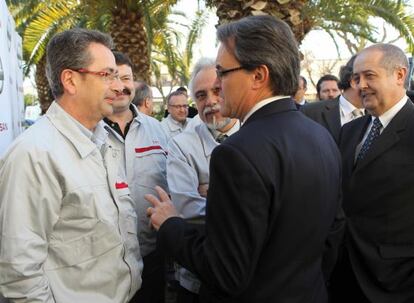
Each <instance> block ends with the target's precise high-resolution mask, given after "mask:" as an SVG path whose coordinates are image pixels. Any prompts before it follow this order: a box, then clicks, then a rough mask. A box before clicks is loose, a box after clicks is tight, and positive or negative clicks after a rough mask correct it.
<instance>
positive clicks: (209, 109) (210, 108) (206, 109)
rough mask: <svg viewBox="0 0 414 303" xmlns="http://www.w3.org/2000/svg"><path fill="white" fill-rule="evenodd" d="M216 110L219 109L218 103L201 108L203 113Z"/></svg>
mask: <svg viewBox="0 0 414 303" xmlns="http://www.w3.org/2000/svg"><path fill="white" fill-rule="evenodd" d="M218 110H220V105H219V104H214V105H213V106H208V107H205V108H204V110H203V114H204V115H206V114H209V113H211V112H212V111H218Z"/></svg>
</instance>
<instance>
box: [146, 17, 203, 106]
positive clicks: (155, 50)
mask: <svg viewBox="0 0 414 303" xmlns="http://www.w3.org/2000/svg"><path fill="white" fill-rule="evenodd" d="M172 15H175V16H183V17H185V14H184V13H182V12H177V11H174V12H172ZM207 19H208V11H205V10H204V11H201V10H199V11H197V12H196V14H195V17H194V19H193V20H191V22H190V24H183V23H179V22H177V21H173V20H172V19H171V18H169V19H168V21H167V22H166V23H165V27H164V28H162V29H160V30H159V31H158V32H155V33H154V35H153V36H152V38H153V40H152V41H150V42H152V43H150V44H151V45H152V54H151V57H152V60H151V68H152V71H153V74H154V76H155V78H156V82H155V86H156V87H157V88H158V90H159V91H160V92H161V95H162V97H163V99H164V103H165V98H166V96H164V92H163V91H162V87H163V86H165V85H164V84H165V83H163V81H162V79H161V67H162V66H164V67H166V68H167V70H168V74H169V76H170V77H171V83H170V91H171V89H172V87H173V86H187V85H188V82H189V80H190V67H191V63H192V59H193V50H194V46H195V44H196V43H197V42H198V39H199V38H200V36H201V33H202V30H203V28H204V26H205V25H206V23H207ZM173 25H175V26H176V27H178V28H179V29H176V28H174V26H173ZM180 28H182V30H180ZM182 32H187V35H186V36H185V37H184V35H183V34H182ZM183 40H184V43H183Z"/></svg>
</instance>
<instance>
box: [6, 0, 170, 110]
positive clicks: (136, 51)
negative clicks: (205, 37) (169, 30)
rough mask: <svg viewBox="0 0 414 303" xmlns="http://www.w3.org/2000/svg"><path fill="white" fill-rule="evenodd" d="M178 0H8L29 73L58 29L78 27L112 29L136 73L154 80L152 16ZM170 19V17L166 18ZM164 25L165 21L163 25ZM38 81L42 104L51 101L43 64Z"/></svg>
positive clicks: (167, 9)
mask: <svg viewBox="0 0 414 303" xmlns="http://www.w3.org/2000/svg"><path fill="white" fill-rule="evenodd" d="M176 2H177V0H146V1H145V0H136V1H132V0H111V1H98V0H87V1H86V0H68V1H62V0H48V1H42V0H8V3H7V4H8V5H9V6H10V8H11V10H12V13H13V16H14V18H15V20H16V21H17V24H18V25H19V28H20V30H21V31H20V33H21V34H22V36H23V44H24V53H23V54H24V56H23V57H24V59H25V61H26V73H28V71H29V70H30V68H31V67H32V66H33V65H34V64H38V63H41V62H40V61H41V59H42V58H43V56H44V52H45V47H46V45H47V43H48V41H49V39H50V38H51V37H52V36H53V35H54V34H55V33H57V32H60V31H63V30H65V29H68V28H72V27H75V26H79V27H85V28H93V29H99V30H101V31H106V32H109V33H110V34H111V35H112V37H113V39H114V42H115V45H116V48H117V49H118V50H120V51H122V52H125V53H126V54H128V55H129V56H130V58H131V60H132V62H133V64H134V70H133V72H134V76H135V77H136V78H137V79H144V80H145V81H147V82H148V83H150V68H149V66H150V65H149V62H150V50H151V47H150V46H149V45H148V42H147V41H148V40H147V31H146V26H148V23H150V22H149V20H151V17H153V16H156V15H162V16H167V15H168V13H169V9H170V7H171V6H172V5H173V4H175V3H176ZM159 20H162V18H159ZM164 20H166V17H164ZM161 25H162V24H161ZM39 67H40V68H38V69H37V71H38V72H37V77H36V79H39V81H38V80H36V83H37V85H38V92H39V101H40V103H41V104H45V106H44V107H45V108H46V107H47V105H46V104H48V103H50V102H51V100H49V99H48V94H43V93H42V92H44V91H46V90H45V89H44V87H43V83H46V82H45V81H44V80H45V75H44V74H42V72H43V71H44V69H43V66H42V65H41V64H39Z"/></svg>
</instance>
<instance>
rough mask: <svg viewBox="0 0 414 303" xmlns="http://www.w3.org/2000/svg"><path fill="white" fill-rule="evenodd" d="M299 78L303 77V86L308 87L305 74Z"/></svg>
mask: <svg viewBox="0 0 414 303" xmlns="http://www.w3.org/2000/svg"><path fill="white" fill-rule="evenodd" d="M299 78H300V79H302V81H303V88H307V87H308V81H306V78H305V77H304V76H301V75H299ZM298 87H299V83H298Z"/></svg>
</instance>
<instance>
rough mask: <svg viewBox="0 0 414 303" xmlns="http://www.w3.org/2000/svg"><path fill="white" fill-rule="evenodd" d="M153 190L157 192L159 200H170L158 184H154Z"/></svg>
mask: <svg viewBox="0 0 414 303" xmlns="http://www.w3.org/2000/svg"><path fill="white" fill-rule="evenodd" d="M155 190H156V192H157V193H158V196H159V197H160V200H161V201H162V202H167V201H170V197H169V196H168V194H167V193H166V192H165V190H163V189H162V188H161V187H160V186H155Z"/></svg>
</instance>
